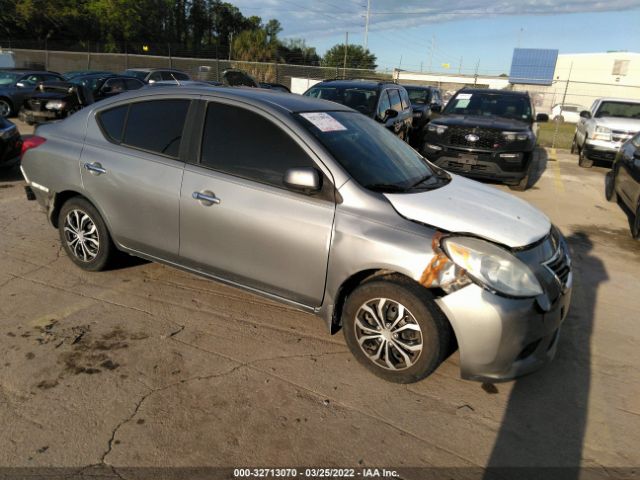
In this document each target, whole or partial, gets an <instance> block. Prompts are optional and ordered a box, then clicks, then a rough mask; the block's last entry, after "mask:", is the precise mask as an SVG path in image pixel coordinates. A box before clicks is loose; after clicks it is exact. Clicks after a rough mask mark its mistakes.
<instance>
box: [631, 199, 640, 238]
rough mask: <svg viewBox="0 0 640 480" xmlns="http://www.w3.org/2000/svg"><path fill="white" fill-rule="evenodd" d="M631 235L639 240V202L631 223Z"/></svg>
mask: <svg viewBox="0 0 640 480" xmlns="http://www.w3.org/2000/svg"><path fill="white" fill-rule="evenodd" d="M631 236H632V237H633V238H635V239H636V240H640V204H639V205H638V206H637V207H636V214H635V216H634V218H633V224H632V225H631Z"/></svg>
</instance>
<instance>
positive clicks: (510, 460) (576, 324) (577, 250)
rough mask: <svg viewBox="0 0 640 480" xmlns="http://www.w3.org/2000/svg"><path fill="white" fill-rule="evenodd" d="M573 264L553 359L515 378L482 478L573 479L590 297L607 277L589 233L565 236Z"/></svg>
mask: <svg viewBox="0 0 640 480" xmlns="http://www.w3.org/2000/svg"><path fill="white" fill-rule="evenodd" d="M567 241H568V242H569V245H570V247H571V250H572V255H573V264H574V288H573V301H572V304H571V307H570V311H569V314H568V316H567V318H566V320H565V322H564V325H563V327H562V330H561V334H560V341H559V345H558V351H557V354H556V359H555V360H554V361H553V362H552V363H551V364H550V365H549V366H547V367H546V368H545V369H544V370H542V371H540V372H538V373H535V374H533V375H530V376H527V377H523V378H520V379H518V380H517V381H516V382H515V384H514V386H513V389H512V391H511V395H510V397H509V401H508V404H507V409H506V412H505V415H504V418H503V420H502V425H501V427H500V430H499V432H498V436H497V439H496V442H495V444H494V447H493V450H492V453H491V456H490V459H489V462H488V464H487V470H486V473H485V477H484V478H485V479H491V480H493V479H503V478H518V479H527V480H528V479H542V478H544V479H545V480H547V479H548V480H555V479H562V480H578V478H579V477H580V474H581V471H580V464H581V461H582V449H583V442H584V436H585V429H586V421H587V408H588V403H589V391H590V380H591V372H590V364H591V347H590V338H591V333H592V330H593V321H594V315H595V302H596V298H597V291H598V288H599V286H600V284H601V283H603V282H605V281H606V280H607V279H608V275H607V272H606V270H605V267H604V264H603V263H602V261H601V260H600V259H599V258H597V257H596V256H595V255H593V254H592V250H593V242H592V240H591V238H590V236H589V234H587V233H584V232H578V233H575V234H573V235H571V236H570V237H568V238H567Z"/></svg>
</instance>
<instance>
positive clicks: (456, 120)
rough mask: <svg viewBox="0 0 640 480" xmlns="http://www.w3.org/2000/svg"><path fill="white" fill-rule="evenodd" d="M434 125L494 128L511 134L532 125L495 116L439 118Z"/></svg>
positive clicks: (451, 116) (449, 116) (450, 116)
mask: <svg viewBox="0 0 640 480" xmlns="http://www.w3.org/2000/svg"><path fill="white" fill-rule="evenodd" d="M433 123H434V124H435V125H447V126H453V125H455V126H462V127H479V128H492V129H496V130H508V131H511V132H513V131H523V130H529V129H530V125H529V123H527V122H523V121H520V120H515V119H512V118H503V117H496V116H494V115H492V116H483V115H444V116H440V117H438V119H437V120H434V121H433Z"/></svg>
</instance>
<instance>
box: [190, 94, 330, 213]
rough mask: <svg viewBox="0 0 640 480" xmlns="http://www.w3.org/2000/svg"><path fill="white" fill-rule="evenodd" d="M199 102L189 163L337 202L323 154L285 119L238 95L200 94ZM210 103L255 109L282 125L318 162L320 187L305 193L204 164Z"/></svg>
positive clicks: (299, 193) (303, 195)
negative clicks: (310, 193)
mask: <svg viewBox="0 0 640 480" xmlns="http://www.w3.org/2000/svg"><path fill="white" fill-rule="evenodd" d="M196 103H198V104H199V105H200V109H199V110H198V113H197V116H194V123H195V124H196V125H197V126H198V128H194V129H193V131H192V134H191V137H190V142H189V143H190V144H191V145H192V148H191V151H190V152H189V159H190V160H188V161H187V163H189V164H191V165H195V166H197V167H199V168H203V169H206V170H208V171H211V172H215V173H216V174H220V175H227V176H229V177H231V178H236V179H240V180H243V181H247V182H252V183H255V184H257V185H261V186H263V187H269V188H274V189H277V190H278V191H283V192H288V193H291V194H294V195H297V196H301V197H304V198H307V199H317V200H324V201H327V200H329V201H331V202H334V203H335V201H336V196H337V194H336V193H335V192H336V188H335V179H334V178H333V175H332V173H331V170H330V169H329V168H328V167H327V166H326V165H325V164H324V163H323V162H322V160H321V159H320V158H318V155H317V154H316V153H315V152H314V151H313V149H312V148H311V146H310V145H308V144H307V142H305V141H304V139H303V138H301V137H300V136H299V135H298V134H297V133H296V132H295V131H293V130H292V129H291V128H290V127H289V126H288V125H287V124H286V123H284V122H282V121H281V120H280V119H279V118H277V117H276V116H274V115H273V114H272V113H271V112H269V111H268V110H265V109H263V108H260V106H257V105H255V104H251V103H246V102H243V101H240V100H237V99H230V98H227V97H216V96H207V97H201V100H200V101H198V102H196ZM211 103H221V104H224V105H230V106H233V107H238V108H242V109H245V110H248V111H250V112H253V113H256V114H258V115H260V116H262V117H263V118H265V119H267V120H268V121H270V122H272V123H274V124H275V125H276V126H278V127H280V128H281V129H282V130H283V131H284V132H285V134H286V135H288V136H289V137H290V138H291V139H292V140H293V141H294V142H295V143H296V144H297V145H298V146H299V147H300V148H301V149H302V151H304V153H305V154H306V155H307V157H308V158H309V159H310V160H311V161H312V162H313V164H314V165H315V168H316V169H318V171H319V172H320V174H321V177H322V188H321V190H320V191H319V192H317V193H316V194H313V195H306V194H304V193H301V192H297V191H295V190H292V189H290V188H287V187H285V186H278V185H274V184H273V183H269V182H261V181H259V180H256V179H255V178H247V177H243V176H242V175H237V174H235V173H230V172H225V171H223V170H218V169H216V168H213V167H211V166H209V165H205V164H204V163H202V145H203V143H204V133H205V131H204V124H205V121H206V117H207V109H208V107H209V104H211ZM326 192H333V193H332V195H331V198H328V197H329V196H328V195H327V193H326Z"/></svg>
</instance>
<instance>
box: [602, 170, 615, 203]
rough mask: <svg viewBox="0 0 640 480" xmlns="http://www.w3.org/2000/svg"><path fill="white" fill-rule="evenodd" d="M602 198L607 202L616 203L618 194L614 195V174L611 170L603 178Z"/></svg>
mask: <svg viewBox="0 0 640 480" xmlns="http://www.w3.org/2000/svg"><path fill="white" fill-rule="evenodd" d="M604 196H605V197H606V199H607V201H609V202H613V203H616V202H617V201H618V194H617V193H616V172H615V170H613V169H611V170H610V171H608V172H607V174H606V175H605V177H604Z"/></svg>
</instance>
